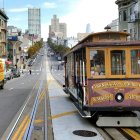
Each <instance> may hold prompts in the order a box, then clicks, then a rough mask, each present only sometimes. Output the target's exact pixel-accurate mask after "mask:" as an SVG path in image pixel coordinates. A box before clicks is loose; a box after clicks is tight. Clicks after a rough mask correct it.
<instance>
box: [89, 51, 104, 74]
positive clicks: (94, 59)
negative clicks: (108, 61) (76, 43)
mask: <svg viewBox="0 0 140 140" xmlns="http://www.w3.org/2000/svg"><path fill="white" fill-rule="evenodd" d="M90 73H91V76H95V75H105V54H104V51H103V50H91V51H90Z"/></svg>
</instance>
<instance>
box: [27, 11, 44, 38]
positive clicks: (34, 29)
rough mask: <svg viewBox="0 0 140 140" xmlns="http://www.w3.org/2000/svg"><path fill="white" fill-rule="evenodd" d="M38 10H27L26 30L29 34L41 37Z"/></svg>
mask: <svg viewBox="0 0 140 140" xmlns="http://www.w3.org/2000/svg"><path fill="white" fill-rule="evenodd" d="M40 17H41V15H40V8H28V30H29V34H33V35H37V36H38V37H39V36H40V37H41V19H40Z"/></svg>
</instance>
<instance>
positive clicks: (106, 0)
mask: <svg viewBox="0 0 140 140" xmlns="http://www.w3.org/2000/svg"><path fill="white" fill-rule="evenodd" d="M3 7H4V9H5V11H6V14H7V16H8V17H9V20H8V25H14V26H16V27H18V28H21V29H22V31H23V32H24V30H25V29H27V28H28V22H27V21H28V8H32V7H36V8H41V34H42V37H43V38H44V40H46V39H47V36H48V26H49V25H50V23H51V18H52V17H53V15H54V14H56V15H57V17H58V18H59V21H60V22H65V23H66V24H67V35H68V36H69V37H70V36H76V35H77V33H79V32H85V30H86V24H87V23H90V25H91V28H92V30H93V31H94V32H97V31H102V30H103V29H104V27H105V26H106V25H107V24H109V23H110V22H111V21H112V20H114V19H116V18H117V17H118V7H117V5H116V4H115V0H13V1H12V0H0V8H3Z"/></svg>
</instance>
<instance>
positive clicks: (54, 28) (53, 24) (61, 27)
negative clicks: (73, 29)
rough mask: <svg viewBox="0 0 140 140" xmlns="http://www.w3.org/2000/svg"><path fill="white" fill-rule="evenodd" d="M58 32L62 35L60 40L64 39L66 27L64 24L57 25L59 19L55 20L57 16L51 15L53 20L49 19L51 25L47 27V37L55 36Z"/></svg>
mask: <svg viewBox="0 0 140 140" xmlns="http://www.w3.org/2000/svg"><path fill="white" fill-rule="evenodd" d="M58 32H59V33H60V32H61V33H62V38H66V37H67V26H66V23H59V18H57V15H53V18H52V19H51V25H49V37H53V36H56V35H57V33H58ZM56 37H58V36H56Z"/></svg>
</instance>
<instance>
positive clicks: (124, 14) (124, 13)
mask: <svg viewBox="0 0 140 140" xmlns="http://www.w3.org/2000/svg"><path fill="white" fill-rule="evenodd" d="M126 20H127V14H126V11H123V21H126Z"/></svg>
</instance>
